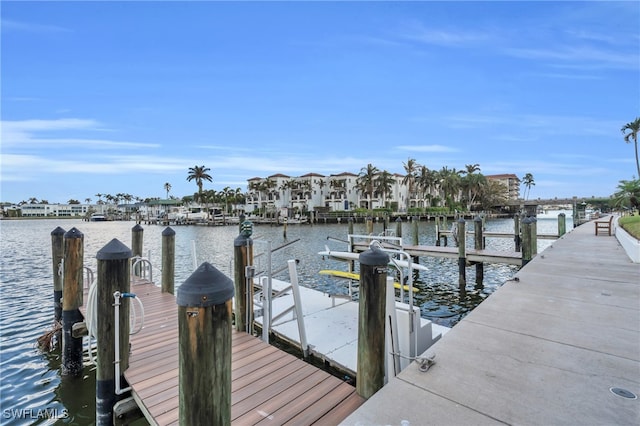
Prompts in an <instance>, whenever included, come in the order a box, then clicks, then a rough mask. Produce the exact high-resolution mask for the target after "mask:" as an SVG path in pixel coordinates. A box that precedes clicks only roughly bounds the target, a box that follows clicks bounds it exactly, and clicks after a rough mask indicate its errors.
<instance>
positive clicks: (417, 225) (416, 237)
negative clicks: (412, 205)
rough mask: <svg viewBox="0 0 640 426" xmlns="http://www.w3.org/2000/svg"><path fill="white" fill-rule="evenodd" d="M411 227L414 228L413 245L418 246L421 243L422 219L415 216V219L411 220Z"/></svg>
mask: <svg viewBox="0 0 640 426" xmlns="http://www.w3.org/2000/svg"><path fill="white" fill-rule="evenodd" d="M411 225H412V227H413V245H414V246H417V245H418V244H419V243H420V241H419V239H420V235H419V232H420V229H419V228H420V219H419V218H418V216H413V219H412V220H411Z"/></svg>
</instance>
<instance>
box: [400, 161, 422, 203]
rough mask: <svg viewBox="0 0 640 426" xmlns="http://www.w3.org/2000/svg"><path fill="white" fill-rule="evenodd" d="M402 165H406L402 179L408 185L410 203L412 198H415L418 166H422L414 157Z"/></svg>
mask: <svg viewBox="0 0 640 426" xmlns="http://www.w3.org/2000/svg"><path fill="white" fill-rule="evenodd" d="M402 165H403V166H404V172H405V173H406V175H405V176H404V178H403V179H402V184H403V185H406V186H407V203H409V202H410V200H411V198H415V197H413V195H414V194H413V187H414V185H415V183H416V179H417V174H418V167H420V165H419V164H418V163H417V162H416V160H415V159H413V158H409V159H408V160H407V162H406V163H402ZM407 207H409V206H407Z"/></svg>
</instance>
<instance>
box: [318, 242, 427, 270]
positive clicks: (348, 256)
mask: <svg viewBox="0 0 640 426" xmlns="http://www.w3.org/2000/svg"><path fill="white" fill-rule="evenodd" d="M324 248H325V250H324V251H320V252H318V254H319V255H320V256H324V257H330V258H332V259H339V260H358V259H359V258H360V253H354V252H350V251H334V250H329V247H327V246H325V247H324ZM395 265H397V266H398V267H400V268H405V269H406V268H408V267H409V262H407V261H406V260H398V259H390V260H389V266H395ZM411 269H414V270H417V271H428V270H429V269H428V268H427V267H426V266H423V265H420V264H419V263H415V262H411Z"/></svg>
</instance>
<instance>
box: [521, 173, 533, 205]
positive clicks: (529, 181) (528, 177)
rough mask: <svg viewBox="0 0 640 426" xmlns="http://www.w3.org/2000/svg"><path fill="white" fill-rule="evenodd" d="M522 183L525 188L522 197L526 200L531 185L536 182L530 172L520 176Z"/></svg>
mask: <svg viewBox="0 0 640 426" xmlns="http://www.w3.org/2000/svg"><path fill="white" fill-rule="evenodd" d="M522 184H523V185H524V187H525V188H527V189H526V191H525V196H524V199H525V200H527V199H529V192H531V187H532V186H535V185H536V183H535V182H534V181H533V175H532V174H531V173H527V174H526V175H524V177H523V178H522Z"/></svg>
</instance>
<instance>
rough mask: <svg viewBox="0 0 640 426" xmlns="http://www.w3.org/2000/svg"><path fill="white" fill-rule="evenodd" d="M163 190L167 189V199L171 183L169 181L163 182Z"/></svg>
mask: <svg viewBox="0 0 640 426" xmlns="http://www.w3.org/2000/svg"><path fill="white" fill-rule="evenodd" d="M164 190H165V191H167V199H169V191H171V184H170V183H169V182H165V184H164Z"/></svg>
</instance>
